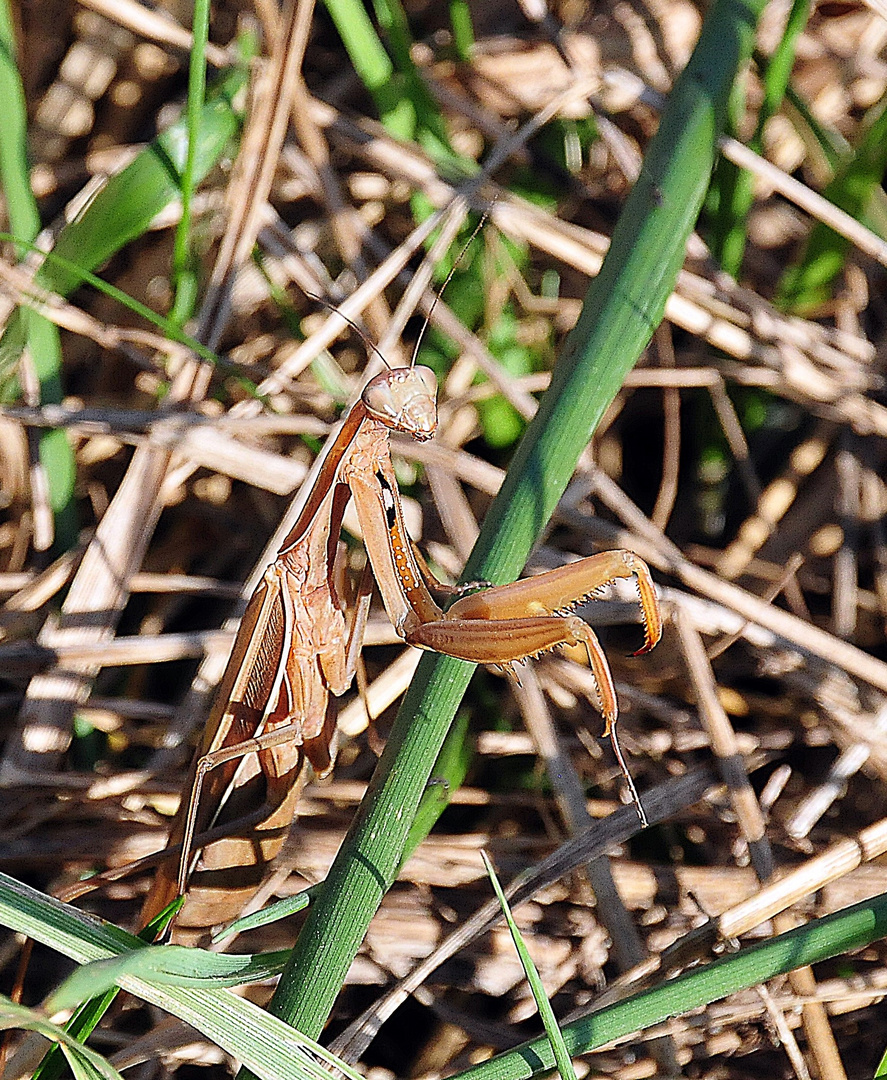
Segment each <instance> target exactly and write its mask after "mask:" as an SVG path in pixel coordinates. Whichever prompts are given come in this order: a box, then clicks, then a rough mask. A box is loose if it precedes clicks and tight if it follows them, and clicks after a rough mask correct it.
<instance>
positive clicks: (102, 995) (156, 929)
mask: <svg viewBox="0 0 887 1080" xmlns="http://www.w3.org/2000/svg"><path fill="white" fill-rule="evenodd" d="M183 904H184V899H182V898H181V897H180V898H179V899H177V900H174V901H173V902H172V903H171V904H170V905H169V906H168V907H167V908H164V910H163V911H161V912H159V913H158V914H157V915H156V916H155V917H154V918H153V919H152V920H151V921H150V922H149V923H148V924H147V926H145V927H144V928H143V929H142V930H140V931H139V933H138V938H137V939H136V940H138V941H140V942H143V943H147V942H151V941H154V940H155V939H156V938H157V937H159V936H160V935H161V934H162V933H163V932H164V930H166V928H167V926H169V924H170V923H171V922H172V920H173V918H175V916H176V915H177V914H178V913H179V911H181V909H182V905H183ZM96 963H104V961H101V960H98V961H96ZM79 970H83V969H82V968H81V969H79ZM75 974H76V972H75ZM119 992H120V991H119V989H118V988H117V987H116V986H115V987H113V988H112V987H110V986H108V988H107V989H105V990H104V991H103V992H102V990H101V989H100V988H99V987H97V986H96V985H95V984H93V985H92V986H90V987H89V988H88V991H87V994H85V995H83V997H89V1000H87V1001H84V1002H83V1004H82V1005H80V1006H78V1008H77V1009H76V1010H75V1011H74V1013H73V1014H72V1016H71V1019H70V1020H68V1022H67V1023H66V1024H65V1032H66V1033H67V1034H68V1035H70V1036H71V1037H72V1038H74V1039H76V1040H77V1042H79V1043H83V1042H86V1040H87V1039H88V1038H89V1036H90V1035H91V1034H92V1033H93V1031H95V1029H96V1027H98V1025H99V1023H100V1021H101V1019H102V1017H103V1016H104V1015H105V1013H106V1012H107V1011H108V1009H109V1008H110V1007H111V1005H112V1004H113V1003H114V1000H115V998H116V997H117V995H118V994H119ZM77 1000H78V1001H79V1000H80V999H79V998H78V999H77ZM66 1060H67V1055H66V1054H65V1053H64V1050H63V1048H62V1047H61V1046H54V1047H53V1048H52V1049H51V1050H50V1051H49V1053H48V1054H46V1056H45V1057H44V1058H43V1060H42V1061H41V1062H40V1064H39V1065H38V1066H37V1068H36V1070H35V1072H34V1077H33V1080H56V1078H57V1077H59V1076H61V1074H62V1070H63V1069H64V1067H65V1062H66Z"/></svg>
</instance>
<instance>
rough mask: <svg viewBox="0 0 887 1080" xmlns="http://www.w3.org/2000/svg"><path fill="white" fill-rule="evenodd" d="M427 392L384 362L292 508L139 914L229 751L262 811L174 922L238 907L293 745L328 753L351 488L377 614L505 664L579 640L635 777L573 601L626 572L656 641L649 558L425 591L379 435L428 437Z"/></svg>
mask: <svg viewBox="0 0 887 1080" xmlns="http://www.w3.org/2000/svg"><path fill="white" fill-rule="evenodd" d="M436 396H437V384H436V380H435V376H434V373H433V372H432V371H431V370H430V369H429V368H426V367H422V366H413V367H409V368H394V369H391V370H388V371H385V372H383V373H382V374H380V375H377V376H376V377H375V378H374V379H372V380H370V382H369V383H368V384H367V386H366V387H365V388H364V391H363V394H362V395H361V399H360V401H359V402H358V403H357V404H356V405H355V406H354V408H353V409H352V410H351V412H350V413H349V414H348V417H347V419H346V420H345V423H344V425H343V427H342V429H341V431H340V433H339V435H338V436H337V437H336V439H335V442H334V443H333V445H332V446H331V447H330V449H329V452H328V453H327V455H326V457H325V459H324V462H323V465H322V468H321V470H320V472H319V475H318V478H317V481H316V483H315V485H314V487H313V489H312V490H311V493H310V495H309V497H308V500H307V502H306V504H305V507H304V509H303V511H302V513H301V514H300V516H299V518H298V520H297V521H296V524H295V525H294V527H293V528H292V529H291V530H290V532H289V534H288V535H287V537H286V539H285V540H284V542H283V544H282V545H281V547H280V549H279V551H278V553H277V557H276V558H275V559H274V561H273V562H272V563H271V565H270V566H269V567H268V569H267V570H266V571H265V574H264V576H263V578H262V580H261V582H260V583H259V585H258V586H257V588H256V590H255V592H254V593H253V595H252V597H251V599H250V601H249V604H248V606H247V609H246V612H245V614H244V617H243V620H242V622H241V624H240V629H239V631H238V633H237V636H236V638H235V642H234V647H233V650H232V653H231V658H230V660H229V661H228V666H227V668H226V670H225V674H224V676H223V677H222V681H221V683H220V685H219V689H218V693H217V696H216V702H215V706H214V708H213V710H212V713H211V715H210V718H209V721H208V724H207V727H206V731H205V734H204V737H203V741H202V743H201V745H200V747H199V749H198V751H197V754H196V756H195V759H194V763H193V765H192V769H191V789H190V791H191V795H190V799H189V800H187V801H183V804H182V807H181V808H180V810H179V813H178V815H177V817H176V820H175V822H174V824H173V829H172V834H171V837H170V842H171V844H175V845H178V847H177V848H175V849H174V850H173V852H172V854H171V856H170V858H169V859H168V860H167V861H166V862H165V863H162V864H161V865H160V867H159V868H158V872H157V877H156V878H155V881H154V885H153V887H152V890H151V892H150V894H149V897H148V900H147V901H146V905H145V909H144V911H143V918H145V920H147V919H148V918H150V917H153V915H155V914H157V913H158V912H159V911H160V910H161V909H162V908H163V907H165V906H166V904H167V903H169V902H170V900H172V899H173V898H174V897H175V895H176V894H177V893H182V892H184V890H185V888H186V885H187V879H188V874H189V869H190V854H189V852H190V848H191V845H192V841H193V839H194V837H195V835H198V834H200V833H202V832H203V830H204V829H206V828H207V827H208V826H209V825H210V824H212V823H213V821H214V819H215V816H216V813H217V809H218V807H219V805H220V803H221V801H222V800H223V798H224V794H225V792H226V791H227V789H228V787H229V785H230V784H231V781H232V777H233V774H234V772H235V770H236V768H237V764H238V761H239V759H241V758H243V757H244V756H245V755H246V754H248V753H250V752H251V751H255V752H256V756H257V759H258V763H259V768H260V770H261V773H262V774H263V775H264V778H265V786H266V794H265V801H264V807H263V810H262V813H261V817H260V820H258V822H256V821H255V820H253V821H252V822H251V823H250V829H249V832H248V833H247V834H246V836H245V837H244V836H243V835H241V836H240V837H227V838H225V839H224V840H220V841H217V842H215V843H213V844H208V845H207V846H205V847H204V851H203V862H202V868H201V871H200V878H201V885H200V891H201V893H202V896H201V902H200V903H199V904H194V903H191V904H190V905H189V906H186V908H185V913H184V914H185V920H184V922H185V925H192V926H204V925H209V924H211V923H217V922H220V921H223V920H224V919H225V918H226V917H229V912H230V913H231V914H232V915H233V914H236V910H232V907H233V905H235V904H241V903H242V902H243V900H244V899H245V896H246V895H248V894H249V893H251V892H252V891H254V889H255V888H256V887H257V885H258V880H257V878H258V875H260V874H261V873H262V872H263V869H264V866H265V864H266V863H267V862H268V861H269V860H270V859H271V858H273V856H274V855H275V854H276V853H277V851H278V850H279V849H280V847H281V845H282V843H283V841H284V839H285V837H286V832H287V830H288V828H289V824H290V820H291V818H292V816H293V810H294V804H295V800H296V798H297V796H298V791H299V788H300V783H299V782H298V780H299V777H300V776H303V775H304V770H303V769H302V764H303V758H307V759H308V761H309V762H310V763H311V765H312V766H313V767H314V769H315V770H316V771H318V772H321V773H323V772H326V771H327V770H328V769H329V768H330V767H331V766H332V761H333V757H334V755H335V746H334V732H333V728H334V716H333V712H332V711H331V709H330V696H329V695H330V693H332V694H333V695H335V696H339V695H341V694H343V693H344V692H345V690H346V689H347V688H348V687H349V685H350V684H351V681H352V678H353V676H354V673H355V667H356V663H357V655H358V650H359V647H360V638H361V633H362V630H363V624H364V622H365V618H366V611H367V607H368V600H369V591H370V590H369V582H368V581H366V582H365V583H364V585H362V587H361V590H360V593H359V596H358V600H357V603H356V605H355V613H354V615H353V617H352V618H351V622H350V625H348V624H347V623H346V619H345V613H344V604H343V601H342V599H341V597H340V595H339V592H338V590H337V587H336V584H335V581H334V561H335V560H334V555H335V551H336V545H337V541H338V535H339V530H340V527H341V524H342V517H343V514H344V512H345V507H346V504H347V502H348V500H349V498H351V497H353V498H354V502H355V507H356V510H357V516H358V519H359V521H360V525H361V530H362V532H363V537H364V543H365V545H366V549H367V555H368V557H369V566H370V567H371V568H372V572H373V575H374V576H375V579H376V582H377V583H378V586H379V590H380V592H381V594H382V600H383V602H384V604H385V608H386V610H387V612H388V616H389V618H390V619H391V621H392V623H393V624H394V626H395V627H396V629H397V631H398V633H399V634H400V635H401V636H402V637H403V638H404V640H405V641H407V642H409V643H410V644H411V645H417V646H419V647H421V648H425V649H432V650H435V651H437V652H441V653H446V654H447V655H449V656H455V657H459V658H461V659H463V660H470V661H475V662H477V663H482V664H490V665H494V666H497V667H500V668H504V669H506V670H511V669H512V665H513V664H514V662H515V661H518V660H523V659H525V658H526V657H529V656H535V655H537V654H538V653H541V652H545V651H546V650H548V649H552V648H554V647H555V646H558V645H571V644H581V645H583V646H584V647H585V650H586V652H587V654H588V660H589V664H590V666H591V670H592V672H593V674H594V677H595V680H596V683H597V687H598V692H599V696H600V701H601V711H602V713H603V717H604V721H605V734H609V735H610V736H611V739H612V741H613V746H614V749H615V751H616V754H617V758H618V760H619V764H620V767H621V768H622V770H623V773H624V774H625V776H626V779H627V780H628V782H629V785H631V780H630V777H629V776H628V772H627V769H626V768H625V765H624V762H623V760H622V756H621V753H620V751H619V747H618V743H617V742H616V735H615V722H616V715H617V705H616V694H615V690H614V688H613V681H612V678H611V675H610V669H609V665H608V663H607V660H606V657H605V656H604V653H603V650H602V649H601V646H600V643H599V642H598V639H597V637H596V636H595V635H594V633H593V632H592V631H591V630H590V629H589V627H588V626H587V625H586V624H585V623H584V622H583V621H582V620H581V619H580V618H578V616H575V615H571V614H569V613H568V612H569V608H571V607H572V606H574V605H575V604H576V603H578V602H579V601H581V600H583V599H585V598H586V597H588V596H589V595H590V594H592V593H593V592H594V591H595V590H596V589H597V588H599V587H600V586H602V585H605V584H608V583H609V582H612V581H614V580H616V579H617V578H634V580H635V582H636V585H637V590H638V597H639V600H640V605H641V612H642V615H643V620H644V644H643V646H642V648H641V649H640V650H639V652H641V653H642V652H646V651H647V650H648V649H651V648H652V647H653V646H654V645H655V644H656V642H657V641H658V640H659V636H660V634H661V629H662V624H661V618H660V614H659V607H658V603H657V600H656V594H655V591H654V588H653V583H652V580H651V578H650V572H649V570H648V568H647V566H646V564H645V563H644V562H642V561H641V560H640V559H639V558H637V556H636V555H634V554H632V552H630V551H624V550H619V551H607V552H602V553H601V554H598V555H592V556H590V557H588V558H585V559H581V560H579V561H578V562H573V563H570V564H568V565H566V566H563V567H560V568H558V569H555V570H549V571H547V572H546V573H542V574H539V575H537V576H535V577H531V578H527V579H524V580H521V581H516V582H514V583H512V584H510V585H502V586H497V587H488V586H485V585H482V586H478V588H477V591H475V592H473V593H471V594H469V595H464V596H462V597H461V598H460V599H458V600H457V601H456V602H455V603H454V604H453V605H452V606H451V607H450V608H449V609H448V610H447V611H446V612H444V611H443V610H442V609H441V608H440V607H439V606H438V604H437V603H436V602H435V600H434V598H433V597H432V595H431V593H432V591H440V592H444V593H446V592H450V593H452V592H454V591H462V590H453V589H452V588H451V587H448V586H444V585H442V584H441V583H440V582H438V581H437V580H436V579H435V578H434V577H433V575H431V573H430V571H429V570H428V568H427V566H426V565H425V562H424V560H423V559H422V557H421V556H420V555H419V554H418V552H417V551H416V550H415V548H414V546H413V544H412V541H411V540H410V538H409V536H408V534H407V532H406V529H405V527H404V522H403V513H402V509H401V502H400V495H399V492H398V487H397V481H396V479H395V475H394V469H393V467H392V464H391V455H390V450H389V443H388V436H389V433H390V432H391V431H397V432H404V433H408V434H410V435H412V436H413V438H416V439H419V440H426V439H430V438H431V437H432V435H433V434H434V431H435V428H436V426H437V401H436ZM238 790H240V789H238ZM633 791H634V789H633V786H632V792H633ZM235 794H236V793H235ZM253 805H255V804H253ZM177 851H181V853H182V854H181V856H180V857H179V856H178V855H177V854H176V852H177ZM232 863H233V865H232ZM176 864H178V865H177V866H176ZM213 880H216V881H217V882H218V884H216V885H215V886H213V884H212V882H213ZM207 890H208V891H207ZM196 891H197V890H195V892H196ZM223 896H224V897H226V899H224V900H223V899H222V897H223Z"/></svg>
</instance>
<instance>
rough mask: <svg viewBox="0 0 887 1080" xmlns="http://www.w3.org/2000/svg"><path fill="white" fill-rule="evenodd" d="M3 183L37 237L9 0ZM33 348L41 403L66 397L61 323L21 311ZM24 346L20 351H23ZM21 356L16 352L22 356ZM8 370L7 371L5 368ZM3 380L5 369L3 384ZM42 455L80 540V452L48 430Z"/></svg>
mask: <svg viewBox="0 0 887 1080" xmlns="http://www.w3.org/2000/svg"><path fill="white" fill-rule="evenodd" d="M0 101H2V102H3V120H2V123H0V185H2V188H3V195H4V197H5V199H6V207H7V213H8V216H9V225H10V228H11V229H12V231H13V232H14V233H15V234H16V235H18V236H22V237H24V238H25V239H26V240H33V239H35V238H36V236H37V234H38V232H39V231H40V214H39V211H38V209H37V203H36V201H35V199H34V195H33V193H32V191H31V178H30V170H29V168H28V157H27V123H28V116H27V107H26V103H25V93H24V88H23V86H22V81H21V77H20V75H19V70H18V66H17V64H16V41H15V32H14V27H13V19H12V12H11V10H10V7H9V0H0ZM25 347H27V349H28V352H29V354H30V357H31V361H32V363H33V366H34V371H35V373H36V376H37V381H38V383H39V385H40V401H41V403H46V402H50V403H58V402H60V401H61V400H62V384H61V367H62V350H61V343H60V341H59V333H58V329H57V328H56V326H55V325H54V324H53V323H51V322H50V321H49V320H48V319H45V318H43V316H41V315H38V314H37V313H36V312H34V311H27V312H23V313H22V315H21V349H24V348H25ZM21 349H20V350H19V355H21ZM17 359H18V356H16V360H17ZM0 370H2V369H0ZM2 382H3V378H2V373H0V385H2ZM38 447H39V450H38V453H39V457H40V462H41V465H42V466H43V469H44V472H45V474H46V482H47V489H48V492H49V504H50V507H51V508H52V511H53V516H54V518H55V539H56V544H57V546H58V547H61V548H68V547H71V546H72V545H73V544H74V543H75V542H76V539H77V528H76V520H75V508H74V483H75V468H74V454H73V452H72V450H71V445H70V443H69V442H68V437H67V435H66V434H65V432H64V431H59V430H56V431H44V432H42V433H41V434H40V436H39V442H38Z"/></svg>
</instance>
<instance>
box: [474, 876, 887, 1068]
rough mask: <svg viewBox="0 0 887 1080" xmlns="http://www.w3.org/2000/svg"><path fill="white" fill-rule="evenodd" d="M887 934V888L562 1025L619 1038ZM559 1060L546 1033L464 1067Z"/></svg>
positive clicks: (591, 1040)
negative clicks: (543, 1036) (886, 893)
mask: <svg viewBox="0 0 887 1080" xmlns="http://www.w3.org/2000/svg"><path fill="white" fill-rule="evenodd" d="M885 934H887V895H881V896H876V897H874V898H873V899H871V900H865V901H863V902H862V903H860V904H856V905H855V906H854V907H851V908H846V909H845V910H844V911H839V912H836V913H835V914H834V915H828V916H826V917H824V918H822V919H816V920H815V921H813V922H810V923H807V924H806V925H805V926H799V927H797V928H796V929H794V930H791V931H789V932H788V933H785V934H780V935H779V937H775V938H772V939H771V940H769V941H762V942H758V943H757V944H755V945H751V946H749V947H748V948H746V949H742V950H741V951H740V952H738V953H733V954H731V955H728V956H723V957H721V958H719V959H718V960H714V961H712V963H710V964H707V965H706V966H705V967H702V968H693V969H692V970H690V971H688V972H686V973H685V974H683V975H680V976H678V978H676V979H668V980H665V981H664V982H662V983H660V984H658V985H657V986H655V987H652V988H651V989H649V990H646V991H644V992H642V993H639V994H635V995H633V996H632V997H630V998H626V999H625V1000H623V1001H620V1002H618V1003H617V1004H615V1005H611V1006H609V1007H608V1008H606V1009H601V1010H600V1012H596V1013H592V1014H591V1015H589V1016H585V1017H583V1018H582V1019H580V1020H577V1021H575V1022H574V1023H572V1024H568V1025H566V1026H565V1027H564V1028H563V1035H564V1039H565V1040H566V1044H567V1047H568V1049H569V1052H570V1053H571V1054H572V1055H573V1056H574V1057H575V1056H576V1055H577V1054H586V1053H588V1052H589V1051H591V1050H594V1049H596V1048H597V1047H599V1046H603V1045H604V1044H605V1043H608V1042H610V1041H612V1040H613V1039H616V1038H620V1037H622V1036H625V1035H630V1034H631V1033H632V1032H635V1031H641V1030H643V1029H645V1028H648V1027H651V1026H652V1025H653V1024H658V1023H661V1022H662V1021H664V1020H666V1019H668V1018H669V1017H672V1016H679V1015H681V1014H684V1013H687V1012H689V1011H690V1010H691V1009H697V1008H700V1007H702V1006H704V1005H708V1004H710V1003H711V1002H713V1001H717V1000H719V999H721V998H724V997H726V996H727V995H728V994H734V993H736V992H737V991H739V990H745V989H748V988H749V987H751V986H757V985H759V984H760V983H763V982H766V981H767V980H768V979H772V978H775V977H776V976H777V975H782V974H785V973H786V972H789V971H794V970H795V969H796V968H800V967H804V966H805V965H809V964H817V963H821V962H822V961H824V960H828V959H830V958H832V957H835V956H840V955H841V954H842V953H845V952H847V951H848V950H851V949H860V948H864V947H865V946H866V945H869V944H871V943H872V942H873V941H877V940H878V939H880V938H882V937H884V936H885ZM553 1067H554V1056H553V1054H552V1051H551V1047H550V1046H549V1044H548V1040H547V1039H545V1038H541V1039H534V1040H533V1041H531V1042H528V1043H524V1044H523V1045H522V1046H518V1047H516V1048H515V1049H514V1050H509V1051H507V1052H506V1053H504V1054H499V1055H498V1056H497V1057H495V1058H492V1059H491V1060H490V1061H487V1062H484V1063H483V1064H482V1065H478V1066H477V1067H475V1068H472V1069H467V1070H466V1071H465V1072H462V1073H458V1074H457V1076H458V1077H459V1080H527V1078H529V1077H531V1076H535V1075H536V1074H537V1073H540V1072H546V1071H548V1070H549V1069H551V1068H553Z"/></svg>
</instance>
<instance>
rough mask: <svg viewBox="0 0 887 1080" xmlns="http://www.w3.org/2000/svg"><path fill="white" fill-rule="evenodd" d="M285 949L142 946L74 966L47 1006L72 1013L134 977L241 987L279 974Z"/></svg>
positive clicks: (158, 981) (164, 983) (163, 983)
mask: <svg viewBox="0 0 887 1080" xmlns="http://www.w3.org/2000/svg"><path fill="white" fill-rule="evenodd" d="M288 956H289V950H288V949H287V950H281V951H280V952H274V953H259V954H256V955H251V954H249V953H231V954H229V953H214V952H207V950H206V949H196V948H185V947H184V946H182V945H146V946H144V948H141V949H135V950H134V951H133V952H128V953H122V954H121V955H120V956H114V957H110V958H109V959H107V960H95V961H93V963H91V964H86V965H85V966H84V967H81V968H78V970H77V971H75V972H74V973H73V975H70V976H69V977H68V978H67V979H65V981H64V982H63V983H62V985H61V986H60V987H59V988H58V990H56V991H55V993H54V994H53V995H52V998H51V1001H50V1008H51V1009H52V1010H53V1011H55V1010H59V1009H70V1008H72V1007H73V1006H74V1005H78V1004H79V1003H80V1002H81V1001H85V1000H86V999H87V998H91V997H97V996H98V995H99V994H104V993H105V992H106V991H107V990H110V989H111V988H112V987H115V986H117V985H119V983H120V981H121V979H123V978H125V977H126V976H128V975H133V976H135V977H137V978H140V979H145V980H146V981H148V982H153V983H156V984H157V985H160V986H202V985H205V984H207V983H209V984H210V985H213V986H243V985H244V984H245V983H250V982H261V981H262V980H263V979H270V978H271V977H272V976H273V975H279V974H280V972H281V970H282V969H283V965H284V963H285V962H286V959H287V957H288Z"/></svg>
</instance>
